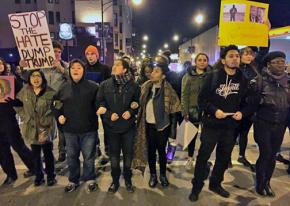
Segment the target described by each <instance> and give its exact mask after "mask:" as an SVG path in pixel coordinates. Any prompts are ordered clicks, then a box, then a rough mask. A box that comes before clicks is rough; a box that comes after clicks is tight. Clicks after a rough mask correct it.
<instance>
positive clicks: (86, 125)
mask: <svg viewBox="0 0 290 206" xmlns="http://www.w3.org/2000/svg"><path fill="white" fill-rule="evenodd" d="M69 75H70V79H71V81H68V82H66V83H65V84H64V85H63V87H62V88H61V89H60V90H59V91H58V92H57V94H56V95H55V97H54V104H53V111H54V114H55V117H56V119H57V121H58V123H59V124H61V125H62V127H63V132H64V137H65V141H66V149H67V164H68V169H69V178H68V179H69V184H68V185H67V186H66V187H65V189H64V191H65V192H73V191H75V190H76V189H77V187H78V186H79V185H80V178H81V176H80V175H81V168H80V160H79V156H80V153H82V155H83V158H84V162H83V175H82V180H83V181H85V182H86V188H87V191H88V192H93V191H96V190H97V188H98V185H97V184H96V181H95V179H96V173H95V155H96V140H97V129H98V125H97V122H98V119H97V118H96V108H97V106H98V103H97V101H96V98H97V92H98V85H97V84H96V83H94V82H92V81H89V80H86V79H85V65H84V63H83V62H82V61H81V60H79V59H74V60H72V61H71V62H70V66H69Z"/></svg>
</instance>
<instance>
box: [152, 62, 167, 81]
mask: <svg viewBox="0 0 290 206" xmlns="http://www.w3.org/2000/svg"><path fill="white" fill-rule="evenodd" d="M164 78H165V76H164V74H163V72H162V69H161V68H160V67H158V66H156V67H154V69H153V71H152V73H151V77H150V80H151V81H152V82H153V83H158V82H161V81H162V80H163V79H164Z"/></svg>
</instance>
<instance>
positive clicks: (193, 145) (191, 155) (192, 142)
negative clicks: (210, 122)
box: [187, 124, 199, 157]
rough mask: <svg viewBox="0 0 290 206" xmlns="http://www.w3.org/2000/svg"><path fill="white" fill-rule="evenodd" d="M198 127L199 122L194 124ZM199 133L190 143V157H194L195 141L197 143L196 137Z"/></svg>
mask: <svg viewBox="0 0 290 206" xmlns="http://www.w3.org/2000/svg"><path fill="white" fill-rule="evenodd" d="M194 126H195V127H196V128H198V126H199V125H198V124H194ZM197 135H198V133H196V135H195V136H194V137H193V139H192V140H191V142H190V143H189V145H188V147H187V149H188V157H193V154H194V150H195V143H196V138H197Z"/></svg>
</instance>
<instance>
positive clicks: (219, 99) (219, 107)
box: [189, 45, 251, 201]
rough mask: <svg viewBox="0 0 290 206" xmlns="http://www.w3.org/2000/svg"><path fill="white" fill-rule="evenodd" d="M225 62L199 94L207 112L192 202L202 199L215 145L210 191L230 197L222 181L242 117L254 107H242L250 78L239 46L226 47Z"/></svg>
mask: <svg viewBox="0 0 290 206" xmlns="http://www.w3.org/2000/svg"><path fill="white" fill-rule="evenodd" d="M221 62H222V65H223V66H222V67H221V68H219V69H218V70H217V71H214V72H212V73H210V74H209V75H208V77H207V79H206V81H205V83H204V85H203V87H202V89H201V92H200V94H199V96H198V105H199V107H200V109H201V111H202V112H203V128H202V131H201V145H200V148H199V151H198V156H197V160H196V165H195V170H194V178H193V179H192V185H193V186H192V191H191V194H190V196H189V200H190V201H197V200H198V196H199V193H200V192H201V190H202V188H203V185H204V180H205V179H207V177H208V174H209V173H208V165H207V161H208V159H209V158H210V156H211V153H212V152H213V150H214V148H215V147H217V149H216V160H215V164H214V167H213V171H212V173H211V177H210V182H209V190H211V191H212V192H214V193H216V194H218V195H220V196H222V197H225V198H228V197H229V196H230V193H229V192H228V191H226V190H225V189H224V188H223V187H222V185H221V183H222V181H223V178H224V173H225V171H226V169H227V168H228V164H229V161H230V157H231V153H232V150H233V147H234V144H235V129H236V127H237V126H238V124H239V122H240V120H241V119H242V118H244V117H246V116H247V115H248V114H250V112H251V108H250V107H248V106H247V107H244V108H242V107H241V106H240V105H241V103H242V101H245V100H246V97H247V92H248V88H247V85H248V81H247V80H246V78H245V77H244V76H243V74H242V73H241V71H240V70H239V69H238V68H239V66H240V53H239V49H238V47H236V46H234V45H230V46H228V47H226V48H225V49H224V50H223V51H222V53H221Z"/></svg>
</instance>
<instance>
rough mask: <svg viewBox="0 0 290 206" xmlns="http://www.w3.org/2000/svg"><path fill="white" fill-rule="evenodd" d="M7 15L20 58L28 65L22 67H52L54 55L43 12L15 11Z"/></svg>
mask: <svg viewBox="0 0 290 206" xmlns="http://www.w3.org/2000/svg"><path fill="white" fill-rule="evenodd" d="M8 17H9V21H10V24H11V27H12V31H13V34H14V38H15V42H16V46H17V48H18V52H19V55H20V58H21V59H22V60H25V61H26V63H27V65H28V66H27V67H25V68H24V69H40V68H51V67H53V61H54V59H55V55H54V51H53V47H52V42H51V39H50V32H49V29H48V25H47V20H46V16H45V12H44V11H33V12H25V13H15V14H9V15H8Z"/></svg>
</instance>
